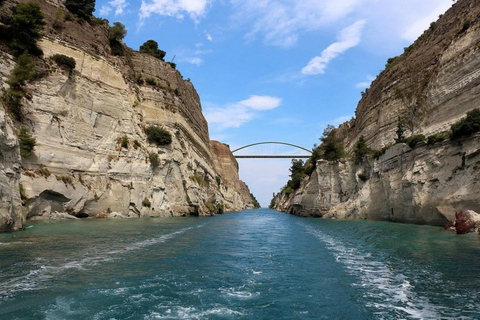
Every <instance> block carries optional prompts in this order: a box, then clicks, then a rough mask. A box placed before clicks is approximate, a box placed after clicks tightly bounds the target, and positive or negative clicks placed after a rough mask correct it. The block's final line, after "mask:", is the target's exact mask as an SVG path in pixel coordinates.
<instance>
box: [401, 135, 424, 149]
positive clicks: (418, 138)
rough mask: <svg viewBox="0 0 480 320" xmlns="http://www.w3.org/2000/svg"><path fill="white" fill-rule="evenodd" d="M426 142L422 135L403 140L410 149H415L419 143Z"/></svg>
mask: <svg viewBox="0 0 480 320" xmlns="http://www.w3.org/2000/svg"><path fill="white" fill-rule="evenodd" d="M425 140H427V139H426V138H425V136H424V135H423V134H416V135H413V136H411V137H408V138H407V139H405V143H406V144H408V145H409V147H410V148H415V146H416V145H417V144H418V143H419V142H421V141H425Z"/></svg>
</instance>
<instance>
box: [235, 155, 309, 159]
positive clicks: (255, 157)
mask: <svg viewBox="0 0 480 320" xmlns="http://www.w3.org/2000/svg"><path fill="white" fill-rule="evenodd" d="M234 157H235V158H237V159H273V158H277V159H308V158H310V155H234Z"/></svg>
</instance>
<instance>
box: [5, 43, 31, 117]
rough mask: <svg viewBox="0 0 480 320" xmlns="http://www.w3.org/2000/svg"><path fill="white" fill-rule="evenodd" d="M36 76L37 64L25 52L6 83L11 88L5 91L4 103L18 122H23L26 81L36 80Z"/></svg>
mask: <svg viewBox="0 0 480 320" xmlns="http://www.w3.org/2000/svg"><path fill="white" fill-rule="evenodd" d="M35 75H36V72H35V62H34V61H33V59H32V58H31V57H30V56H29V55H28V53H27V52H24V53H23V54H22V55H21V56H19V57H18V60H17V63H16V64H15V67H14V68H13V70H12V73H11V74H10V76H9V78H8V80H7V81H6V82H7V83H8V84H9V85H10V88H8V89H7V90H5V95H4V101H5V104H6V106H7V107H8V110H9V111H10V113H11V114H12V115H13V116H14V117H15V119H17V120H18V121H22V120H23V105H22V99H23V98H24V97H25V96H26V94H27V92H26V90H25V88H24V86H25V84H26V81H28V80H30V79H32V78H34V77H35Z"/></svg>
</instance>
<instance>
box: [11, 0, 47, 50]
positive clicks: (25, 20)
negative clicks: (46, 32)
mask: <svg viewBox="0 0 480 320" xmlns="http://www.w3.org/2000/svg"><path fill="white" fill-rule="evenodd" d="M12 11H13V15H12V17H11V19H10V21H7V23H6V24H7V25H9V26H8V27H7V30H6V31H5V32H3V38H5V39H4V40H6V43H7V45H8V47H9V48H10V50H12V53H13V54H14V55H15V56H17V57H18V56H20V55H21V54H23V53H24V52H25V51H28V52H30V54H33V55H35V56H41V55H42V53H43V52H42V50H41V49H40V48H39V47H38V46H37V40H38V39H40V37H41V36H42V35H41V31H42V29H43V26H44V25H45V22H44V20H43V19H44V16H43V13H42V11H41V9H40V5H39V4H38V3H36V2H24V3H19V4H18V5H17V6H16V7H14V8H13V9H12Z"/></svg>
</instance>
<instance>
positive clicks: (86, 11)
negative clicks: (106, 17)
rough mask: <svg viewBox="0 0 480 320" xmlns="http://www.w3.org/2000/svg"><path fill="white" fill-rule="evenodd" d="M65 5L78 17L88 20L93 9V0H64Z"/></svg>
mask: <svg viewBox="0 0 480 320" xmlns="http://www.w3.org/2000/svg"><path fill="white" fill-rule="evenodd" d="M65 7H67V9H68V10H69V11H70V12H71V13H73V14H75V15H77V16H78V17H79V18H80V19H85V20H90V18H91V17H92V14H93V12H94V11H95V0H65Z"/></svg>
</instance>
